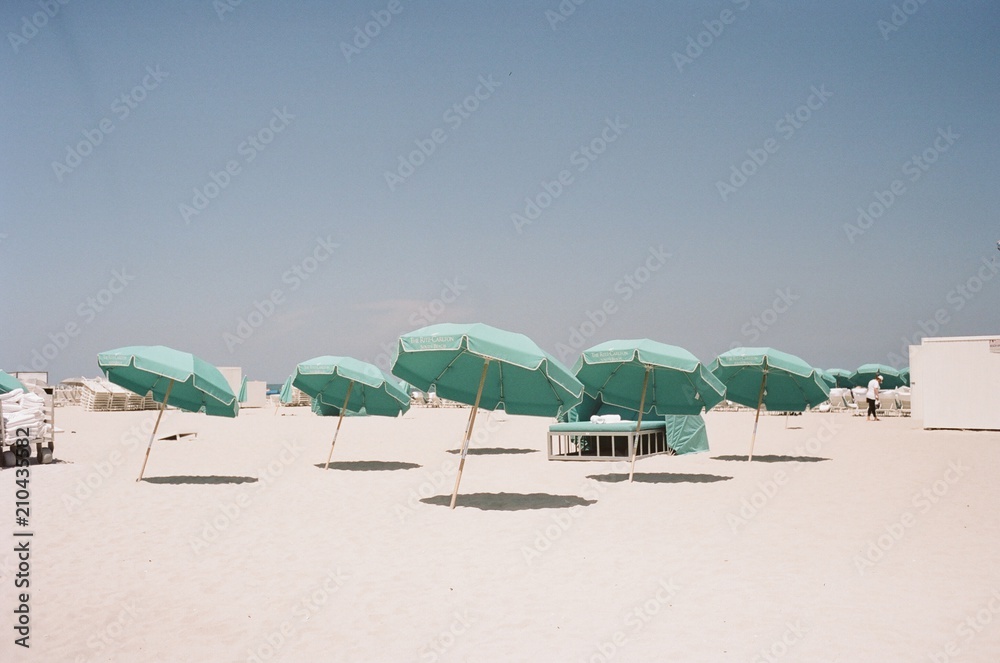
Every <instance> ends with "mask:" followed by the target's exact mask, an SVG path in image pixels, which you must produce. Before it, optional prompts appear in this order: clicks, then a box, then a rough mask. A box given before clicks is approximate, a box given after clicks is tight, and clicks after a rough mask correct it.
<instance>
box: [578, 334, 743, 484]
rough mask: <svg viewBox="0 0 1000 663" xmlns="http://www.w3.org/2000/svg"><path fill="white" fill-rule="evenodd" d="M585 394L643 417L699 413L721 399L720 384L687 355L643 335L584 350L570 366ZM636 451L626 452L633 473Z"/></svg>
mask: <svg viewBox="0 0 1000 663" xmlns="http://www.w3.org/2000/svg"><path fill="white" fill-rule="evenodd" d="M573 372H574V373H575V374H576V378H577V379H578V380H579V381H580V382H582V383H583V387H584V390H585V391H586V392H587V394H588V395H590V396H593V397H595V398H596V397H597V396H600V398H601V400H602V401H603V402H604V403H608V404H610V405H615V406H618V407H622V408H627V409H629V410H635V411H636V412H638V417H637V419H638V421H637V422H636V432H637V433H638V432H639V430H641V426H642V418H643V416H644V415H650V414H655V415H659V416H666V415H669V414H700V413H701V412H702V410H710V409H711V408H713V407H714V406H716V405H718V404H719V403H721V402H722V400H723V399H724V398H725V393H726V388H725V386H724V385H723V384H722V383H721V382H719V380H718V379H717V378H716V377H715V376H714V375H713V374H712V372H711V371H709V370H708V369H707V368H705V367H704V366H703V365H702V364H701V362H700V361H698V358H697V357H695V356H694V355H693V354H691V353H690V352H688V351H687V350H685V349H684V348H679V347H677V346H674V345H667V344H665V343H658V342H657V341H651V340H649V339H645V338H643V339H631V340H616V341H607V342H606V343H601V344H599V345H595V346H594V347H592V348H590V349H588V350H584V351H583V353H582V354H581V355H580V358H579V359H578V360H577V361H576V364H575V365H574V366H573ZM635 454H636V449H635V445H633V447H632V450H631V455H632V467H631V469H630V470H629V481H631V480H632V477H633V475H634V472H635Z"/></svg>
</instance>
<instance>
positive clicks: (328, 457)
mask: <svg viewBox="0 0 1000 663" xmlns="http://www.w3.org/2000/svg"><path fill="white" fill-rule="evenodd" d="M353 388H354V380H351V381H350V382H349V383H348V384H347V395H346V396H344V407H342V408H340V418H339V419H337V430H335V431H334V432H333V442H331V443H330V453H329V455H327V457H326V465H324V466H323V469H324V470H328V469H330V459H331V458H333V445H335V444H337V436H338V435H340V424H342V423H344V413H345V412H347V401H349V400H350V399H351V389H353Z"/></svg>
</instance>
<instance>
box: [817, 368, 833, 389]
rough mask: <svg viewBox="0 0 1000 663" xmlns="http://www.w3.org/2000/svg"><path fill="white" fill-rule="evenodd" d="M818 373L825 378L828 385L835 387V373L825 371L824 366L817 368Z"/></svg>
mask: <svg viewBox="0 0 1000 663" xmlns="http://www.w3.org/2000/svg"><path fill="white" fill-rule="evenodd" d="M816 374H817V375H819V376H820V377H821V378H822V379H823V382H825V383H826V386H827V387H829V388H830V389H833V388H834V387H836V386H837V378H836V377H835V376H833V375H830V374H829V373H828V372H826V371H824V370H823V369H822V368H817V369H816Z"/></svg>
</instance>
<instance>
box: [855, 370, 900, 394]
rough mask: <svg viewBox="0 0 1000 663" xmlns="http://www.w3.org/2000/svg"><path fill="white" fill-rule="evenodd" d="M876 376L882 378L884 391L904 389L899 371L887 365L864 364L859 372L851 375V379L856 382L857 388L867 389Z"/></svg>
mask: <svg viewBox="0 0 1000 663" xmlns="http://www.w3.org/2000/svg"><path fill="white" fill-rule="evenodd" d="M876 375H881V376H882V388H883V389H895V388H896V387H902V386H903V384H904V382H903V378H901V377H900V375H899V371H897V370H896V369H895V368H893V367H892V366H886V365H885V364H864V365H862V366H859V367H858V370H856V371H854V372H853V373H851V379H852V380H853V381H854V386H855V387H866V386H868V383H869V382H871V381H872V379H873V378H874V377H875V376H876Z"/></svg>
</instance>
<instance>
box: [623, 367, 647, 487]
mask: <svg viewBox="0 0 1000 663" xmlns="http://www.w3.org/2000/svg"><path fill="white" fill-rule="evenodd" d="M649 371H650V367H649V366H647V367H646V373H645V375H643V376H642V396H640V397H639V421H637V422H636V424H635V438H634V439H633V440H632V464H631V466H630V467H629V470H628V481H629V483H632V477H633V476H634V475H635V454H636V449H637V448H638V446H639V430H640V429H641V428H642V411H643V409H644V408H645V407H646V384H647V383H648V382H649Z"/></svg>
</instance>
